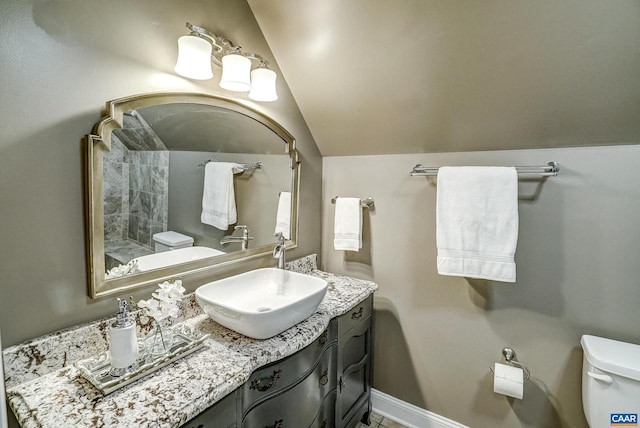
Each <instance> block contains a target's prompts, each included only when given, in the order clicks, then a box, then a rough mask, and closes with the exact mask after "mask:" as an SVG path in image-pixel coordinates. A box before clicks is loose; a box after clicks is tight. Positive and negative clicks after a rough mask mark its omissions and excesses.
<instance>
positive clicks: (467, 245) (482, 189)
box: [436, 167, 518, 282]
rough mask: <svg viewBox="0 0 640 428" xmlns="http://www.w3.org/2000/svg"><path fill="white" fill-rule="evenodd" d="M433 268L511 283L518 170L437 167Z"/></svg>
mask: <svg viewBox="0 0 640 428" xmlns="http://www.w3.org/2000/svg"><path fill="white" fill-rule="evenodd" d="M436 241H437V247H438V261H437V263H438V273H439V274H440V275H451V276H464V277H470V278H482V279H490V280H494V281H503V282H515V280H516V265H515V261H514V255H515V252H516V245H517V243H518V173H517V172H516V169H515V168H512V167H441V168H440V169H439V171H438V191H437V207H436Z"/></svg>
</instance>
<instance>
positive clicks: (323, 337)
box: [318, 331, 327, 346]
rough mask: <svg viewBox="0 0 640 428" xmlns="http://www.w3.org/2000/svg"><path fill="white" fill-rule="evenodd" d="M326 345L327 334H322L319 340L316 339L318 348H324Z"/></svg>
mask: <svg viewBox="0 0 640 428" xmlns="http://www.w3.org/2000/svg"><path fill="white" fill-rule="evenodd" d="M325 343H327V332H326V331H325V332H324V333H322V335H321V336H320V338H319V339H318V346H324V344H325Z"/></svg>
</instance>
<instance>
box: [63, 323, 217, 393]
mask: <svg viewBox="0 0 640 428" xmlns="http://www.w3.org/2000/svg"><path fill="white" fill-rule="evenodd" d="M173 335H174V338H173V345H172V346H171V350H170V351H169V352H168V353H166V354H164V355H159V356H152V355H150V354H147V353H146V352H145V350H144V343H143V342H142V341H140V342H138V347H139V349H140V355H139V356H138V360H137V361H136V363H137V368H136V369H135V370H132V371H129V372H127V373H125V374H123V375H122V376H112V375H111V373H110V371H111V358H110V357H109V351H105V352H103V353H101V354H100V355H98V356H97V357H93V358H87V359H84V360H80V361H78V362H76V363H75V367H76V368H77V369H78V370H79V371H80V374H81V375H82V377H83V378H85V379H86V380H88V381H89V382H91V384H93V386H95V387H96V388H98V389H99V390H100V391H101V392H102V393H103V394H109V393H111V392H113V391H115V390H117V389H119V388H122V387H123V386H125V385H128V384H130V383H132V382H135V381H136V380H138V379H140V378H142V377H144V376H147V375H148V374H150V373H152V372H154V371H156V370H158V369H160V368H162V367H164V366H166V365H167V364H170V363H172V362H174V361H176V360H178V359H180V358H182V357H184V356H186V355H189V354H191V353H193V352H195V351H197V350H198V349H200V348H202V347H203V346H204V341H205V339H207V338H208V337H209V335H208V334H201V333H198V332H194V331H193V330H192V329H191V328H190V327H188V326H184V325H181V326H177V327H175V328H174V330H173Z"/></svg>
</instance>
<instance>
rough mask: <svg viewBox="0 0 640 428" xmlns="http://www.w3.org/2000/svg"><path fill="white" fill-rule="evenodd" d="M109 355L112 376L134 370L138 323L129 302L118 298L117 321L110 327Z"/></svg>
mask: <svg viewBox="0 0 640 428" xmlns="http://www.w3.org/2000/svg"><path fill="white" fill-rule="evenodd" d="M109 356H110V357H111V370H110V372H109V374H111V375H112V376H122V375H124V374H125V373H127V372H130V371H132V370H134V369H135V368H136V366H137V364H136V360H137V359H138V339H137V336H136V323H135V320H134V319H133V318H132V317H131V311H130V307H129V303H128V302H127V301H126V300H124V299H118V313H117V315H116V321H115V322H114V323H113V324H111V326H110V327H109Z"/></svg>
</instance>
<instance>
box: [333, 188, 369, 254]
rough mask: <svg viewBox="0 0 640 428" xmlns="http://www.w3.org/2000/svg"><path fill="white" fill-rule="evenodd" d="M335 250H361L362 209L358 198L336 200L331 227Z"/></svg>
mask: <svg viewBox="0 0 640 428" xmlns="http://www.w3.org/2000/svg"><path fill="white" fill-rule="evenodd" d="M333 233H334V237H333V247H334V248H335V249H336V250H345V251H358V250H360V248H362V207H361V206H360V198H337V199H336V213H335V222H334V226H333Z"/></svg>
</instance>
